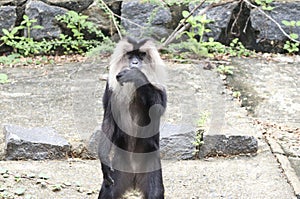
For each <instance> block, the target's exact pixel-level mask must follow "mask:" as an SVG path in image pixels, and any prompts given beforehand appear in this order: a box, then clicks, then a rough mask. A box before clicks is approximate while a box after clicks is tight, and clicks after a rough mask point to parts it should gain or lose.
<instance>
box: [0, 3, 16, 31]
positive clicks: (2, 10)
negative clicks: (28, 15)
mask: <svg viewBox="0 0 300 199" xmlns="http://www.w3.org/2000/svg"><path fill="white" fill-rule="evenodd" d="M16 19H17V13H16V6H1V7H0V35H3V32H2V29H3V28H5V29H7V30H9V31H10V30H12V28H13V27H14V25H15V22H16Z"/></svg>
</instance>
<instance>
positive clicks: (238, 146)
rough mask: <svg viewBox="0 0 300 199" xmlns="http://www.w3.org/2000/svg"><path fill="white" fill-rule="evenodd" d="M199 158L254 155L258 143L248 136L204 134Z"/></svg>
mask: <svg viewBox="0 0 300 199" xmlns="http://www.w3.org/2000/svg"><path fill="white" fill-rule="evenodd" d="M203 142H204V144H203V145H201V147H200V151H199V158H204V157H210V156H217V155H218V156H228V155H240V154H248V153H256V152H257V149H258V142H257V139H256V138H255V137H254V136H250V135H234V134H232V135H229V134H227V135H226V134H213V135H211V134H209V133H204V136H203Z"/></svg>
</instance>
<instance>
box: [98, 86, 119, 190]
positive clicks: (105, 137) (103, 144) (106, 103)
mask: <svg viewBox="0 0 300 199" xmlns="http://www.w3.org/2000/svg"><path fill="white" fill-rule="evenodd" d="M111 94H112V92H111V91H110V90H109V86H108V84H106V89H105V93H104V96H103V108H104V116H103V122H102V133H101V136H100V141H99V147H98V157H99V159H100V161H101V168H102V173H103V179H104V182H105V184H106V185H107V186H109V185H112V184H113V183H114V180H113V179H112V177H111V173H112V172H113V169H112V168H111V160H110V157H109V155H110V152H111V146H112V142H113V134H114V131H115V123H114V120H113V118H112V114H111V108H110V107H111V106H110V98H111Z"/></svg>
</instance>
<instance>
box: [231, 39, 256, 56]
mask: <svg viewBox="0 0 300 199" xmlns="http://www.w3.org/2000/svg"><path fill="white" fill-rule="evenodd" d="M229 47H230V48H229V54H230V55H231V56H238V57H241V56H246V57H248V56H250V55H251V51H249V50H248V49H246V48H245V46H244V45H243V44H242V42H240V41H239V39H238V38H235V39H233V40H232V41H231V43H230V44H229Z"/></svg>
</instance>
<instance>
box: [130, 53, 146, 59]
mask: <svg viewBox="0 0 300 199" xmlns="http://www.w3.org/2000/svg"><path fill="white" fill-rule="evenodd" d="M127 56H128V58H129V59H132V58H134V57H138V58H139V59H140V60H143V59H144V57H145V56H146V53H145V52H141V51H131V52H128V53H127Z"/></svg>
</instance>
